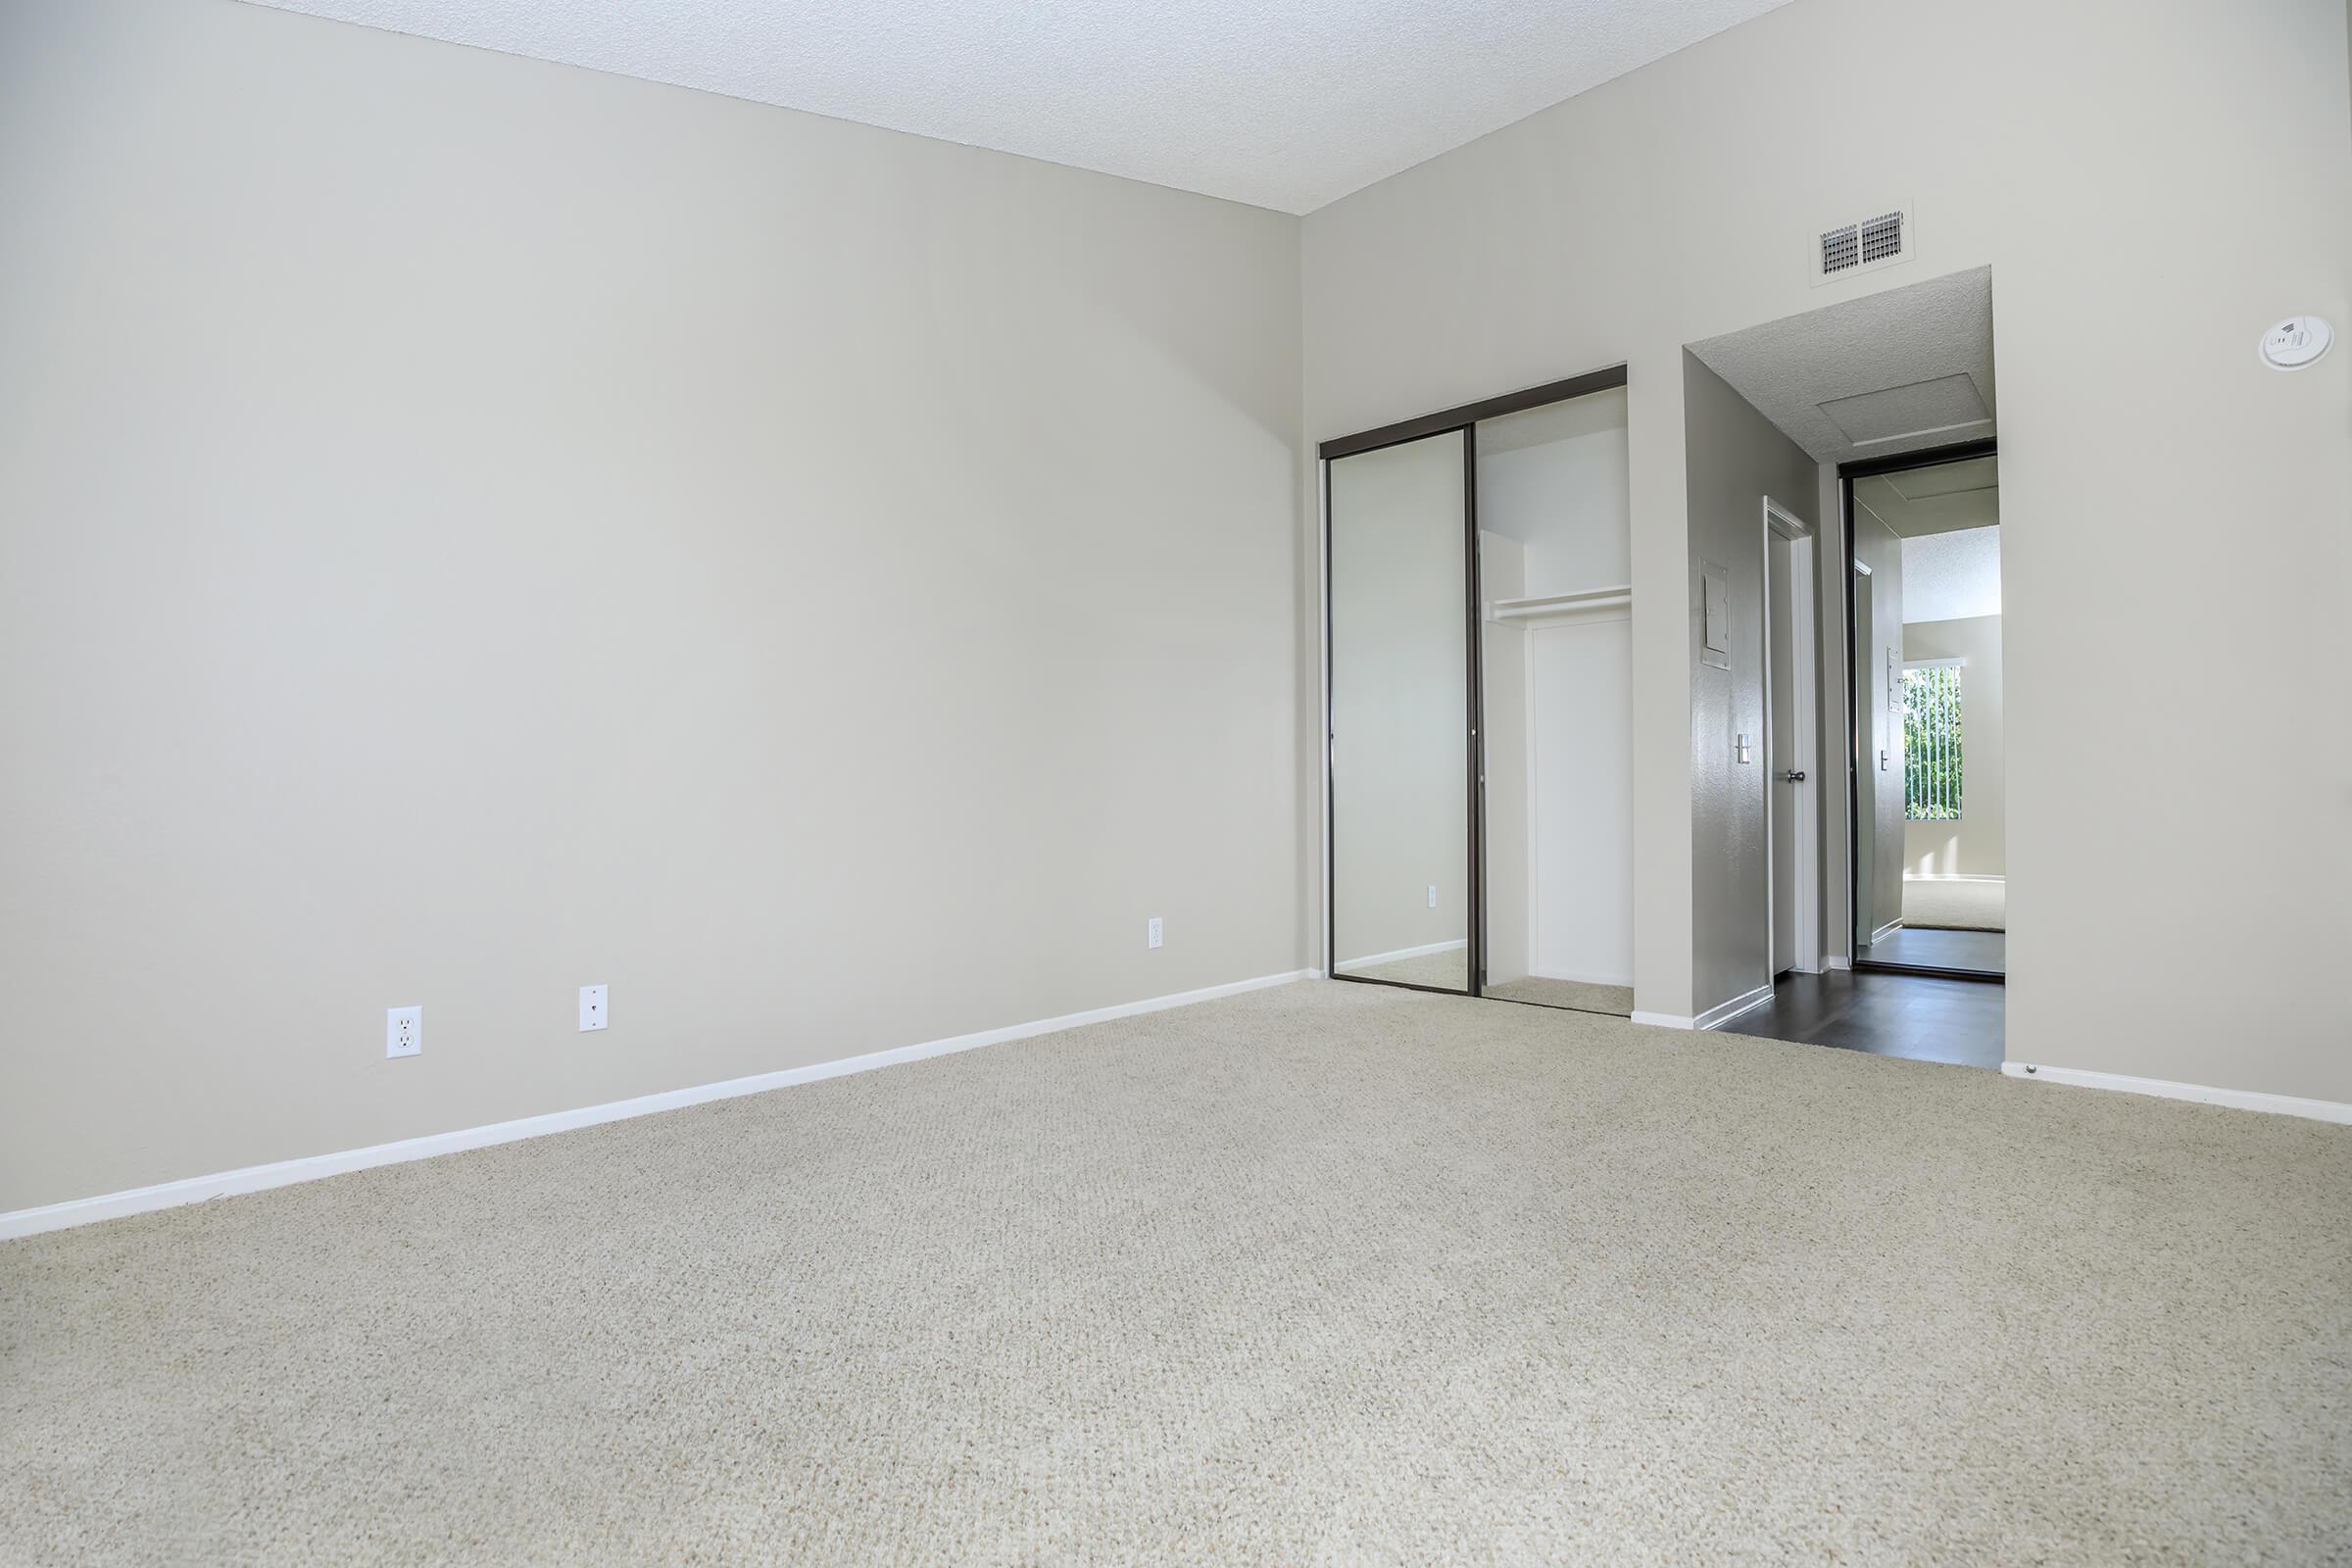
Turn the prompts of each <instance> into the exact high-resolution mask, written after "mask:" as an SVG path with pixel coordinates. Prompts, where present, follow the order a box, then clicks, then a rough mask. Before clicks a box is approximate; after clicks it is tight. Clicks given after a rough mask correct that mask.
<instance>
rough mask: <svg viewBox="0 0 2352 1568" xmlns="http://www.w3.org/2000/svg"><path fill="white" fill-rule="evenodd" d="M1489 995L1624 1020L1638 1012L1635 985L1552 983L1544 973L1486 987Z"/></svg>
mask: <svg viewBox="0 0 2352 1568" xmlns="http://www.w3.org/2000/svg"><path fill="white" fill-rule="evenodd" d="M1486 995H1488V996H1490V997H1500V998H1501V999H1502V1000H1503V1001H1505V1002H1532V1003H1534V1004H1536V1005H1538V1006H1541V1007H1574V1008H1576V1009H1578V1010H1579V1011H1581V1012H1613V1013H1615V1014H1616V1015H1617V1016H1618V1017H1620V1018H1625V1017H1630V1016H1632V1015H1633V1010H1634V988H1633V987H1632V986H1601V985H1593V984H1591V983H1590V982H1588V981H1584V980H1552V979H1547V978H1545V977H1544V976H1543V975H1540V974H1529V975H1521V976H1520V977H1519V978H1518V979H1516V980H1505V981H1503V982H1502V983H1501V984H1499V985H1491V986H1489V987H1487V988H1486Z"/></svg>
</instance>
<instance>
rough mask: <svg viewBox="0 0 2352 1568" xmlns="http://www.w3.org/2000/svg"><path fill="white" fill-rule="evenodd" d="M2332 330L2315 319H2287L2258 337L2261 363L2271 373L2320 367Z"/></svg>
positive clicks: (2314, 317) (2321, 320)
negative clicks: (2268, 368) (2271, 370)
mask: <svg viewBox="0 0 2352 1568" xmlns="http://www.w3.org/2000/svg"><path fill="white" fill-rule="evenodd" d="M2334 341H2335V328H2333V327H2331V326H2329V325H2328V324H2327V322H2326V321H2325V320H2323V319H2320V318H2319V317H2316V316H2290V317H2288V318H2287V319H2285V320H2283V321H2280V322H2279V323H2278V325H2276V326H2274V327H2272V328H2271V329H2270V330H2269V331H2268V332H2265V333H2263V334H2262V347H2261V353H2262V363H2263V364H2265V365H2267V366H2269V367H2270V368H2272V369H2274V370H2301V369H2305V368H2309V367H2311V366H2314V365H2317V364H2319V363H2320V360H2321V359H2322V358H2323V357H2324V356H2325V355H2326V354H2327V347H2328V345H2329V344H2331V343H2333V342H2334Z"/></svg>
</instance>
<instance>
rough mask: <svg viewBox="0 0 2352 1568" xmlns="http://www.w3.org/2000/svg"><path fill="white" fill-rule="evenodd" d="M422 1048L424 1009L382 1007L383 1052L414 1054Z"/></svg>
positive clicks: (401, 1054)
mask: <svg viewBox="0 0 2352 1568" xmlns="http://www.w3.org/2000/svg"><path fill="white" fill-rule="evenodd" d="M423 1050H424V1009H423V1008H422V1007H386V1008H385V1009H384V1054H385V1055H386V1056H414V1055H416V1054H418V1053H420V1052H422V1051H423Z"/></svg>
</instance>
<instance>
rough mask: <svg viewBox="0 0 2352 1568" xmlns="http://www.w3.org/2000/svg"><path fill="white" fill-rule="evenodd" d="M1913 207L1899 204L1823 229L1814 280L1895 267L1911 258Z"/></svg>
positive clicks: (1817, 249)
mask: <svg viewBox="0 0 2352 1568" xmlns="http://www.w3.org/2000/svg"><path fill="white" fill-rule="evenodd" d="M1911 250H1912V236H1911V209H1910V208H1909V207H1897V208H1893V209H1891V210H1890V211H1887V212H1883V213H1877V214H1874V215H1872V216H1871V217H1869V218H1863V219H1858V220H1856V221H1853V222H1850V223H1840V224H1838V226H1837V227H1835V228H1825V229H1823V230H1822V231H1821V237H1820V241H1819V244H1818V245H1817V247H1816V249H1815V250H1814V253H1813V281H1814V282H1816V283H1826V282H1828V281H1829V280H1830V279H1831V278H1833V277H1843V276H1845V275H1846V274H1848V273H1850V272H1867V271H1870V270H1872V269H1874V268H1880V267H1892V266H1893V265H1895V264H1896V263H1897V262H1907V261H1909V260H1910V259H1911Z"/></svg>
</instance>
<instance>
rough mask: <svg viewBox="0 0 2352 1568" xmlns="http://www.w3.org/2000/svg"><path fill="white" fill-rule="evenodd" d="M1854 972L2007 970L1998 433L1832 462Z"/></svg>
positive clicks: (1977, 974)
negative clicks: (1842, 582) (1844, 625)
mask: <svg viewBox="0 0 2352 1568" xmlns="http://www.w3.org/2000/svg"><path fill="white" fill-rule="evenodd" d="M1838 478H1839V483H1840V486H1841V488H1842V490H1843V492H1844V506H1843V508H1842V510H1843V512H1844V515H1845V524H1846V540H1847V543H1846V553H1847V558H1848V560H1850V561H1851V562H1852V563H1853V565H1854V570H1853V572H1852V573H1851V575H1850V579H1849V580H1850V587H1851V591H1852V595H1853V613H1852V624H1853V628H1854V636H1853V647H1852V657H1851V658H1850V660H1849V662H1848V665H1847V668H1848V673H1849V678H1850V680H1851V689H1850V691H1849V694H1848V701H1849V711H1850V712H1851V714H1852V719H1853V734H1852V742H1853V753H1854V762H1853V769H1852V778H1853V810H1852V814H1851V821H1852V823H1853V835H1854V838H1853V843H1854V848H1853V866H1854V878H1853V896H1852V908H1853V911H1854V918H1853V932H1852V942H1853V955H1854V966H1855V967H1856V968H1858V969H1882V970H1896V971H1903V972H1909V973H1916V974H1934V975H1945V976H1954V977H1963V978H1969V979H1983V980H2001V979H2004V978H2006V976H2007V974H2008V967H2009V965H2008V870H2007V865H2008V861H2007V835H2006V831H2005V824H2006V821H2007V815H2008V813H2007V795H2006V790H2005V782H2006V781H2005V778H2004V773H2005V766H2006V757H2005V746H2004V738H2003V723H2002V707H2003V705H2002V673H2003V669H2002V659H2001V565H2000V561H2001V554H2000V540H2001V522H2000V464H1999V458H1998V456H1997V453H1996V450H1995V447H1994V443H1993V442H1991V441H1989V440H1985V441H1977V442H1971V443H1969V444H1968V445H1966V446H1963V447H1956V448H1945V449H1941V450H1937V451H1933V452H1924V453H1916V454H1912V455H1909V456H1907V457H1903V458H1894V459H1883V460H1877V461H1871V462H1863V463H1850V464H1845V465H1842V466H1840V468H1839V473H1838Z"/></svg>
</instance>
